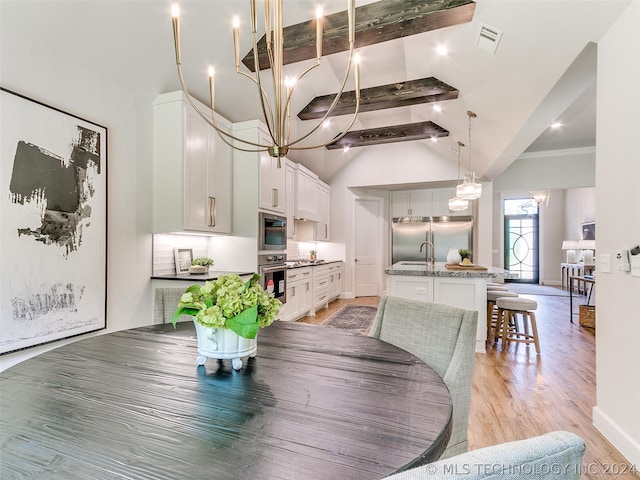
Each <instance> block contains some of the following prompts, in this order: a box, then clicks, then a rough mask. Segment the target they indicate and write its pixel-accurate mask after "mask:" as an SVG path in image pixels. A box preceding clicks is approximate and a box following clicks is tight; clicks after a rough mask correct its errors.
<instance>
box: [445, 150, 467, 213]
mask: <svg viewBox="0 0 640 480" xmlns="http://www.w3.org/2000/svg"><path fill="white" fill-rule="evenodd" d="M462 147H464V143H462V142H461V141H458V183H459V182H460V149H462ZM467 208H469V200H463V199H462V198H458V197H457V196H455V197H453V198H450V199H449V211H450V212H462V211H463V210H466V209H467Z"/></svg>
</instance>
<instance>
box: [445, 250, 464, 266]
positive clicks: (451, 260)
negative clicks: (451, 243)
mask: <svg viewBox="0 0 640 480" xmlns="http://www.w3.org/2000/svg"><path fill="white" fill-rule="evenodd" d="M461 261H462V257H461V256H460V253H458V249H457V248H455V247H449V251H448V252H447V263H448V264H458V263H460V262H461Z"/></svg>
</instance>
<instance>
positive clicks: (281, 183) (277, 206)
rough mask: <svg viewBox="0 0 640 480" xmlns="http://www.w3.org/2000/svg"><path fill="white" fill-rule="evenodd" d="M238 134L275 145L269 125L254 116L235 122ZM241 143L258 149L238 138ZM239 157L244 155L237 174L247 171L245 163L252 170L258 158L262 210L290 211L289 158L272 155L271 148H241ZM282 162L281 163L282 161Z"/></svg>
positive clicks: (239, 144) (260, 205)
mask: <svg viewBox="0 0 640 480" xmlns="http://www.w3.org/2000/svg"><path fill="white" fill-rule="evenodd" d="M233 133H234V136H236V137H238V138H242V139H245V140H248V141H250V142H253V143H256V144H260V145H271V143H272V140H271V137H270V135H269V132H268V130H267V128H266V126H265V125H264V124H263V123H262V122H260V121H258V120H251V121H247V122H240V123H234V124H233ZM235 144H237V145H238V146H239V147H241V148H245V149H247V150H252V149H256V148H258V147H253V146H251V145H244V144H242V143H240V142H236V143H235ZM233 155H234V156H236V157H242V160H241V162H242V163H241V164H238V166H239V168H238V169H237V175H241V176H242V175H243V167H246V168H247V169H248V170H247V174H250V173H251V172H250V171H249V170H251V169H252V168H253V166H252V165H253V163H255V161H256V159H257V162H258V208H259V209H260V210H264V211H268V212H273V213H278V214H281V215H285V214H286V188H285V170H286V169H285V164H286V159H285V158H282V159H280V162H278V159H277V158H274V157H271V156H270V155H269V154H268V153H267V152H241V151H239V150H235V151H234V153H233ZM278 163H279V164H280V165H278Z"/></svg>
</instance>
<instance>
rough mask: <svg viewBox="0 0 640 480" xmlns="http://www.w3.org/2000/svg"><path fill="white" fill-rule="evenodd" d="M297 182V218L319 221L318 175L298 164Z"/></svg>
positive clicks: (295, 205) (295, 209)
mask: <svg viewBox="0 0 640 480" xmlns="http://www.w3.org/2000/svg"><path fill="white" fill-rule="evenodd" d="M295 180H296V184H295V194H296V196H295V203H294V215H295V217H296V218H303V219H305V220H310V221H316V220H318V175H316V174H315V173H313V172H312V171H311V170H309V169H308V168H306V167H305V166H304V165H300V164H296V177H295Z"/></svg>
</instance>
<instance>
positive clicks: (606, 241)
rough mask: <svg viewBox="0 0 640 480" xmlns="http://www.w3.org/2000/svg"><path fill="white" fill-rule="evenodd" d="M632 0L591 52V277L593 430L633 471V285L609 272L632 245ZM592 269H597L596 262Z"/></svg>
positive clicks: (639, 124) (637, 126)
mask: <svg viewBox="0 0 640 480" xmlns="http://www.w3.org/2000/svg"><path fill="white" fill-rule="evenodd" d="M638 25H640V0H635V1H634V2H633V3H632V4H631V6H630V7H629V8H628V9H627V10H626V11H625V13H624V14H623V15H622V16H621V17H620V19H619V20H618V22H616V24H615V25H614V26H613V27H612V28H611V29H610V30H609V31H608V32H607V34H606V35H605V36H604V37H603V38H602V40H601V41H600V43H599V44H598V103H597V110H598V119H597V151H596V198H597V205H596V226H597V232H596V235H597V237H598V240H597V242H598V243H597V248H598V258H601V256H602V255H604V254H607V255H611V259H612V264H613V268H614V269H613V270H612V272H611V273H603V272H601V271H599V272H598V273H597V289H598V305H597V310H596V331H597V335H596V376H597V381H598V383H597V406H596V407H595V408H594V410H593V421H594V425H595V426H596V427H597V428H598V429H599V430H600V431H601V432H602V433H603V434H604V435H605V436H606V437H607V438H608V439H609V440H610V441H611V443H613V445H614V446H615V447H616V448H617V449H618V450H620V452H621V453H622V454H623V455H624V456H625V457H627V459H628V460H629V462H630V463H632V464H635V465H640V407H639V406H640V388H638V373H637V369H638V365H640V348H638V345H639V344H640V304H639V301H638V294H639V293H640V278H638V277H632V276H631V275H630V274H629V273H627V272H620V271H617V270H615V258H614V256H615V252H616V250H617V249H619V248H630V247H632V246H634V245H637V244H638V243H640V193H639V192H640V188H639V187H640V141H639V137H638V132H640V116H638V108H639V107H640V88H638V85H640V59H639V57H638V56H637V55H625V54H623V53H622V52H637V51H639V50H640V29H639V28H638ZM596 263H598V262H597V261H596Z"/></svg>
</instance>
